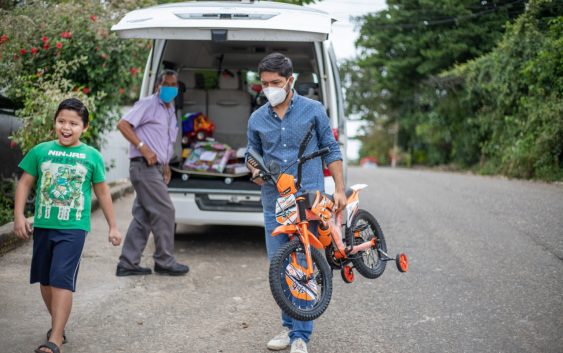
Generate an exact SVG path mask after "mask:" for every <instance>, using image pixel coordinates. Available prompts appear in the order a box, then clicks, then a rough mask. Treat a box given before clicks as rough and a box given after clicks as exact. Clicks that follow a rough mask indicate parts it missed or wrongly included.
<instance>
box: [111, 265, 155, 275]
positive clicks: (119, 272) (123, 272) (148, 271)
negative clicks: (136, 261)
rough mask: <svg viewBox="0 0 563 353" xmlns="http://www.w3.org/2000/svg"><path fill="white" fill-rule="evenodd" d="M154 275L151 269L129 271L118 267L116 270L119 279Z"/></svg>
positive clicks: (140, 268) (142, 268)
mask: <svg viewBox="0 0 563 353" xmlns="http://www.w3.org/2000/svg"><path fill="white" fill-rule="evenodd" d="M151 273H152V271H151V269H150V268H147V267H140V266H139V267H137V268H134V269H129V268H125V267H122V266H120V265H117V270H115V275H116V276H118V277H123V276H142V275H150V274H151Z"/></svg>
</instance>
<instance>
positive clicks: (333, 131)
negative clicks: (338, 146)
mask: <svg viewBox="0 0 563 353" xmlns="http://www.w3.org/2000/svg"><path fill="white" fill-rule="evenodd" d="M332 134H333V135H334V139H335V140H336V142H338V128H333V129H332Z"/></svg>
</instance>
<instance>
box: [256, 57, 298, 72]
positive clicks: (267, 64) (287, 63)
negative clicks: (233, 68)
mask: <svg viewBox="0 0 563 353" xmlns="http://www.w3.org/2000/svg"><path fill="white" fill-rule="evenodd" d="M264 71H266V72H276V73H278V74H279V75H280V76H283V77H285V78H288V77H290V76H291V75H293V64H292V63H291V59H290V58H288V57H287V56H285V55H283V54H280V53H271V54H268V55H267V56H265V57H264V58H263V59H262V60H260V63H259V64H258V75H259V76H260V74H261V73H262V72H264Z"/></svg>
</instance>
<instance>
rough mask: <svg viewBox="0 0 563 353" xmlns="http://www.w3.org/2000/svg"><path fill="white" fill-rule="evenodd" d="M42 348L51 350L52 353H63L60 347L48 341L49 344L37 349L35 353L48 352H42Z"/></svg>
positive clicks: (46, 343)
mask: <svg viewBox="0 0 563 353" xmlns="http://www.w3.org/2000/svg"><path fill="white" fill-rule="evenodd" d="M41 348H47V349H50V350H51V352H53V353H61V350H60V348H59V346H57V345H56V344H54V343H53V342H49V341H47V342H45V343H43V344H42V345H40V346H39V347H37V349H36V350H35V353H47V352H46V351H42V350H41Z"/></svg>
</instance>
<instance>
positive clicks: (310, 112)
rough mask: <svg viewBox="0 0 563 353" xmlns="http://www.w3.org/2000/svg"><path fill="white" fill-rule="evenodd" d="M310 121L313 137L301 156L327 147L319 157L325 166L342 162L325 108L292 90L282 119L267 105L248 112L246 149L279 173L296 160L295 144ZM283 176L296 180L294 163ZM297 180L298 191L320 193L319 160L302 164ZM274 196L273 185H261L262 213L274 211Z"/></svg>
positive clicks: (321, 174)
mask: <svg viewBox="0 0 563 353" xmlns="http://www.w3.org/2000/svg"><path fill="white" fill-rule="evenodd" d="M313 122H314V125H315V128H314V131H313V138H312V139H311V141H310V142H309V144H308V145H307V148H306V149H305V154H308V153H311V152H314V151H316V150H319V149H321V148H324V147H329V148H330V153H329V154H327V155H325V156H324V157H323V160H324V162H325V163H326V164H327V165H329V164H330V163H332V162H334V161H337V160H342V154H341V153H340V148H339V146H338V142H336V140H335V138H334V135H333V133H332V129H331V127H330V120H329V118H328V116H327V114H326V111H325V107H324V106H323V105H322V104H321V103H320V102H318V101H315V100H312V99H309V98H306V97H303V96H300V95H298V94H297V92H295V90H294V91H293V97H292V99H291V102H290V105H289V108H288V110H287V112H286V113H285V116H284V117H283V119H280V118H279V117H278V115H277V114H276V113H275V112H274V111H273V109H272V106H271V105H270V103H267V104H265V105H263V106H262V107H260V108H259V109H258V110H256V111H255V112H254V113H252V115H251V116H250V119H249V120H248V131H247V134H248V148H249V149H250V148H252V149H254V150H255V151H258V152H259V153H260V154H261V155H262V156H263V158H264V162H265V163H266V165H268V163H269V162H270V161H276V162H277V163H279V165H280V166H281V170H282V171H283V170H285V168H287V167H288V166H289V165H290V164H291V163H293V162H295V161H296V160H297V154H298V153H299V144H300V143H301V140H302V139H303V136H305V134H306V133H307V129H308V127H309V126H310V125H311V123H313ZM285 173H288V174H292V175H293V176H294V177H295V178H297V164H294V165H293V166H292V167H290V168H289V169H288V170H286V171H285ZM301 178H302V180H301V186H302V190H321V191H324V175H323V165H322V161H321V158H315V159H312V160H310V161H307V162H306V163H305V164H303V166H302V176H301ZM278 195H279V194H278V192H277V190H276V188H275V186H273V185H271V184H267V183H266V184H264V185H263V186H262V206H263V207H264V212H266V213H271V212H274V208H275V201H276V199H277V198H278Z"/></svg>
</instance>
